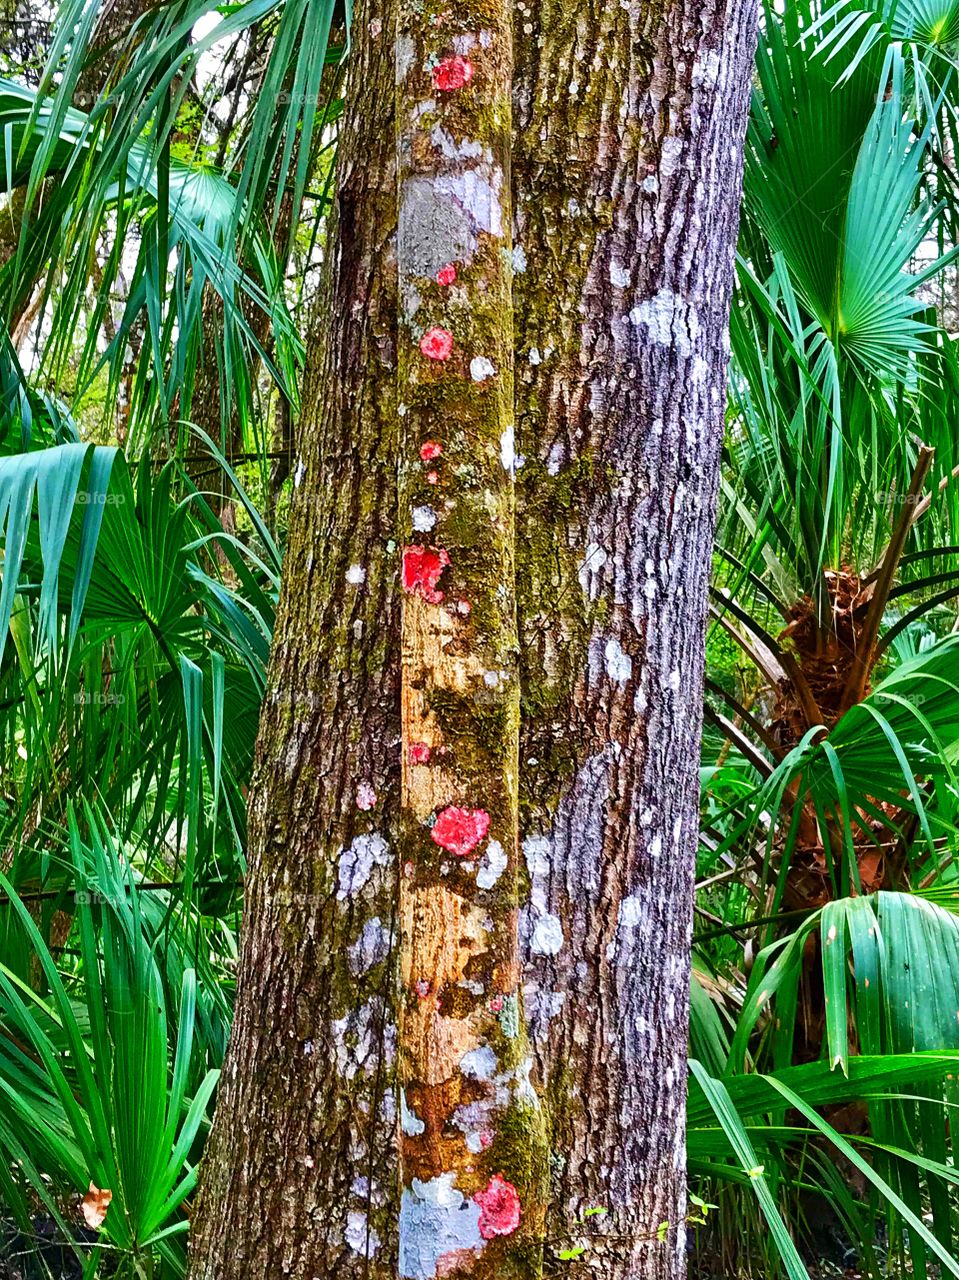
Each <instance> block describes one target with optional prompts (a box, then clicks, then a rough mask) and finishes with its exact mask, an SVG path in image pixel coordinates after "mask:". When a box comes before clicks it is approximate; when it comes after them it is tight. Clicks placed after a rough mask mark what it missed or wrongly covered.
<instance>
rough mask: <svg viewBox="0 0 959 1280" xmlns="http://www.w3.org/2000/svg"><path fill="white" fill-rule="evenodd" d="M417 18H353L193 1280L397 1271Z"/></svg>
mask: <svg viewBox="0 0 959 1280" xmlns="http://www.w3.org/2000/svg"><path fill="white" fill-rule="evenodd" d="M396 16H397V15H396V8H395V6H394V4H393V2H392V0H365V2H364V3H361V4H360V5H359V6H358V7H357V11H356V14H355V19H354V30H353V49H352V54H351V60H350V70H349V81H348V84H347V89H346V91H347V94H348V96H349V100H350V101H351V102H356V101H362V110H358V111H350V112H348V113H347V115H346V116H345V117H344V120H343V124H342V126H341V135H340V149H339V158H338V182H337V188H336V196H335V209H334V213H333V218H332V225H331V227H330V237H329V242H328V243H329V245H330V250H329V254H328V259H327V267H326V280H325V286H324V290H323V295H322V298H321V299H320V303H319V306H318V320H319V322H320V323H321V325H322V328H321V327H320V324H318V325H317V327H316V332H314V333H312V334H310V335H309V336H308V340H307V345H308V351H309V356H308V360H307V379H306V383H305V386H304V395H303V418H302V422H301V426H300V431H299V438H300V449H301V456H300V458H299V461H298V462H297V464H296V468H295V472H294V488H293V495H292V500H291V504H290V532H289V542H288V545H287V550H286V558H285V566H284V576H283V588H282V592H281V600H280V606H279V611H278V618H277V628H276V636H275V639H274V643H273V651H272V655H271V666H270V677H269V686H268V692H267V696H266V701H265V705H264V710H263V716H262V723H261V730H260V738H259V744H258V750H257V764H256V769H255V777H254V782H253V786H252V792H251V802H250V825H249V872H248V878H247V890H246V904H245V915H244V925H243V935H242V953H241V958H240V971H239V984H238V991H237V1000H236V1013H235V1019H234V1026H233V1032H232V1035H231V1039H230V1046H229V1049H228V1052H227V1057H226V1062H225V1064H224V1071H223V1077H222V1081H221V1085H220V1092H219V1097H218V1100H217V1109H216V1116H215V1120H214V1125H213V1130H212V1132H211V1136H210V1141H209V1144H208V1150H207V1154H206V1157H205V1160H204V1182H203V1190H202V1194H201V1197H200V1203H199V1206H198V1209H197V1212H196V1214H195V1215H194V1222H193V1230H192V1233H191V1254H190V1256H191V1263H190V1275H191V1276H192V1277H193V1278H194V1280H199V1278H201V1277H202V1278H203V1280H214V1278H215V1280H249V1278H250V1277H253V1276H264V1277H265V1276H270V1277H274V1276H276V1277H280V1276H286V1275H288V1276H293V1277H297V1278H298V1280H309V1278H312V1277H315V1276H318V1277H324V1278H326V1277H334V1276H335V1277H337V1280H340V1278H342V1280H359V1278H360V1277H362V1280H377V1278H380V1277H382V1278H384V1280H385V1278H386V1277H392V1276H393V1275H394V1274H395V1260H396V1243H397V1230H396V1223H397V1198H398V1197H397V1171H396V1142H395V1133H396V1128H397V1120H396V1109H395V1106H394V1079H393V1075H394V1070H395V1067H394V1062H393V1054H394V1049H395V1035H396V1032H395V1026H396V994H395V993H396V979H395V963H394V949H393V945H392V939H393V935H394V932H395V904H396V895H395V870H394V868H395V862H394V847H393V843H392V833H393V832H394V830H395V827H396V818H397V813H398V808H399V796H400V689H399V619H400V615H399V598H398V597H399V592H398V584H399V573H398V562H399V556H398V554H397V550H396V546H395V543H394V541H393V539H395V537H396V532H397V528H398V518H397V482H396V475H397V466H398V449H397V444H398V432H397V417H396V394H395V391H396V327H397V290H396V265H395V250H394V245H395V232H396V195H395V168H396V166H395V134H394V92H395V89H394V74H393V70H394V68H393V56H392V47H393V39H392V32H393V29H394V27H395V23H396Z"/></svg>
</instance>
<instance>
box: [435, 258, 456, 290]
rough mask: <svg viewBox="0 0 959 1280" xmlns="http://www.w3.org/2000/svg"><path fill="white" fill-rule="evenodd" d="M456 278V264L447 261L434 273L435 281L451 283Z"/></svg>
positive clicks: (443, 283)
mask: <svg viewBox="0 0 959 1280" xmlns="http://www.w3.org/2000/svg"><path fill="white" fill-rule="evenodd" d="M455 279H456V264H455V263H453V262H448V263H447V264H446V266H445V267H440V269H439V271H437V273H436V283H437V284H442V285H447V284H452V283H453V281H454V280H455Z"/></svg>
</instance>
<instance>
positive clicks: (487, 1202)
mask: <svg viewBox="0 0 959 1280" xmlns="http://www.w3.org/2000/svg"><path fill="white" fill-rule="evenodd" d="M473 1199H474V1200H475V1201H476V1203H477V1204H478V1205H479V1207H480V1219H479V1231H480V1235H481V1236H482V1237H483V1239H484V1240H492V1239H493V1237H494V1236H509V1235H512V1234H513V1232H514V1231H515V1230H516V1228H517V1227H518V1226H519V1217H520V1204H519V1193H518V1192H517V1190H516V1188H515V1187H514V1186H513V1184H512V1183H511V1182H508V1181H507V1180H506V1178H504V1177H503V1175H502V1174H501V1173H497V1174H494V1176H493V1177H492V1178H490V1180H489V1182H488V1183H487V1184H486V1187H485V1189H484V1190H483V1191H477V1192H476V1194H475V1195H474V1196H473Z"/></svg>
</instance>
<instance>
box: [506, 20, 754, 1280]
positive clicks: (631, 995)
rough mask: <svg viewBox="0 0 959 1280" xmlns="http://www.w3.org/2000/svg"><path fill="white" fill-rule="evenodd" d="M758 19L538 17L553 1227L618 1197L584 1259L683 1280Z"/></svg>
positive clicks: (527, 200)
mask: <svg viewBox="0 0 959 1280" xmlns="http://www.w3.org/2000/svg"><path fill="white" fill-rule="evenodd" d="M755 23H756V13H755V5H754V4H753V3H752V0H726V2H725V3H723V2H722V0H720V2H713V0H709V2H707V3H705V4H702V3H693V2H692V0H675V2H672V3H656V4H652V5H645V4H639V3H636V0H628V2H626V3H623V4H616V5H602V4H599V3H596V2H594V0H588V2H580V3H576V4H575V5H573V6H568V5H561V4H559V3H554V2H553V0H546V3H544V4H543V5H542V6H540V7H539V8H538V9H537V10H533V9H532V8H531V7H528V6H525V5H521V6H520V7H519V8H518V9H517V15H516V20H515V32H516V41H517V74H516V79H515V87H514V116H515V134H514V136H515V153H514V189H515V192H516V215H515V248H514V251H513V252H514V259H515V263H516V269H517V276H516V284H515V289H514V292H515V298H516V316H517V335H516V352H517V373H516V406H517V440H518V443H517V448H518V450H519V451H520V452H521V453H522V454H525V455H526V457H525V465H524V466H523V468H522V470H521V471H520V472H519V477H518V489H519V493H518V510H519V513H520V524H519V529H518V540H517V545H518V548H519V549H520V564H519V574H518V580H519V584H520V599H519V611H520V635H521V640H522V649H521V651H522V655H523V670H522V684H523V737H522V743H521V757H520V758H521V777H522V795H521V803H522V808H521V818H522V831H523V834H524V837H525V839H524V842H523V850H524V853H525V861H526V873H527V876H528V887H529V896H528V901H527V905H526V907H525V908H524V911H523V918H522V924H523V928H522V935H523V941H524V948H525V951H524V959H525V963H526V969H525V981H526V994H527V1008H528V1010H529V1018H530V1029H531V1033H532V1036H533V1042H534V1049H535V1056H536V1061H537V1067H538V1071H539V1073H540V1075H541V1078H542V1080H543V1081H544V1082H545V1085H546V1090H547V1099H548V1104H549V1112H550V1114H551V1116H552V1118H553V1141H552V1146H553V1160H554V1187H553V1203H552V1220H551V1224H550V1225H551V1234H553V1235H559V1236H562V1235H563V1233H564V1232H568V1231H569V1230H570V1226H569V1224H570V1223H571V1222H573V1220H574V1219H575V1218H576V1217H577V1216H578V1215H579V1214H580V1213H581V1212H582V1210H583V1209H584V1208H586V1207H587V1206H589V1205H597V1206H603V1207H604V1208H605V1209H606V1210H607V1213H606V1215H605V1216H604V1217H602V1218H594V1219H590V1224H591V1230H592V1229H593V1228H595V1233H596V1236H595V1239H594V1240H593V1242H592V1244H591V1246H590V1249H589V1251H588V1252H587V1254H586V1255H585V1257H584V1258H583V1260H582V1265H583V1267H584V1269H586V1270H588V1271H590V1272H591V1273H595V1274H596V1275H601V1276H603V1277H604V1280H619V1278H620V1277H630V1278H631V1280H632V1278H634V1277H643V1280H660V1278H662V1280H666V1278H667V1277H669V1278H670V1280H673V1278H674V1277H679V1276H681V1275H683V1274H685V1257H684V1248H685V1246H684V1230H683V1225H682V1224H683V1220H684V1217H685V1212H686V1210H685V1176H684V1160H685V1149H684V1109H685V1078H686V1070H685V1054H686V1027H687V1002H688V982H689V937H690V920H691V910H692V887H693V873H694V860H695V841H696V831H697V822H698V813H697V808H698V766H699V758H698V752H699V736H700V701H701V688H702V670H703V659H704V654H703V636H704V627H705V598H706V589H707V583H708V576H709V568H710V551H711V543H712V534H713V522H714V506H715V494H716V487H717V479H718V467H719V449H720V444H721V438H722V424H723V404H724V390H725V373H726V363H727V355H728V342H727V338H726V329H727V315H728V306H729V297H730V290H731V283H732V274H733V254H734V247H735V241H736V232H737V224H738V202H739V188H740V181H741V167H742V140H743V132H744V127H745V117H746V108H747V102H748V94H749V82H750V70H751V66H752V55H753V41H754V33H755ZM662 1224H668V1225H666V1226H663V1225H662ZM660 1236H662V1239H660V1238H659V1237H660Z"/></svg>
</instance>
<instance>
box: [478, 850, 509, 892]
mask: <svg viewBox="0 0 959 1280" xmlns="http://www.w3.org/2000/svg"><path fill="white" fill-rule="evenodd" d="M507 862H508V859H507V857H506V850H505V849H504V848H503V846H502V845H501V844H500V842H499V841H498V840H491V841H490V842H489V844H488V845H487V846H486V852H485V853H484V854H483V857H482V859H481V860H480V865H479V871H477V873H476V885H477V888H479V889H492V887H493V885H494V884H496V882H497V880H498V879H499V878H500V876H501V875H502V874H503V872H504V871H505V870H506V865H507Z"/></svg>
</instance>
